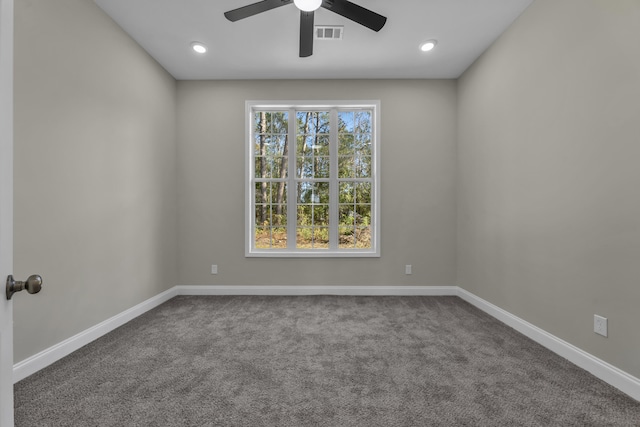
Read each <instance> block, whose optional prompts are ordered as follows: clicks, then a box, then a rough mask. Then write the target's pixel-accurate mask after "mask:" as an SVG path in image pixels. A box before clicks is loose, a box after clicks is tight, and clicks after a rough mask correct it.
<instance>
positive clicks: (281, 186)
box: [246, 101, 380, 257]
mask: <svg viewBox="0 0 640 427" xmlns="http://www.w3.org/2000/svg"><path fill="white" fill-rule="evenodd" d="M379 110H380V104H379V102H378V101H374V102H371V101H367V102H358V103H336V102H332V103H330V104H327V103H303V104H302V103H298V104H293V103H272V102H257V101H248V102H247V112H246V114H247V130H248V132H247V135H248V138H247V140H248V143H247V168H246V170H247V172H246V195H247V196H246V199H247V204H246V229H247V238H246V255H247V256H265V257H269V256H274V257H278V256H280V257H328V256H331V257H342V256H353V257H365V256H380V245H379V223H380V220H379V217H380V215H379V211H380V210H379V183H378V182H379V166H378V165H379V155H378V153H379V149H378V146H379V131H378V120H379V119H378V114H379Z"/></svg>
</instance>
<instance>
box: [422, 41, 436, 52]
mask: <svg viewBox="0 0 640 427" xmlns="http://www.w3.org/2000/svg"><path fill="white" fill-rule="evenodd" d="M437 44H438V41H437V40H429V41H427V42H424V43H422V44H421V45H420V50H421V51H423V52H429V51H430V50H433V48H434V47H436V45H437Z"/></svg>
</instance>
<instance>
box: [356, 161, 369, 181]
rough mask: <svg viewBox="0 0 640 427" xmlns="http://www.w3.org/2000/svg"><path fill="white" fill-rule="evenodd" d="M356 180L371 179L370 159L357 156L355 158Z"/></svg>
mask: <svg viewBox="0 0 640 427" xmlns="http://www.w3.org/2000/svg"><path fill="white" fill-rule="evenodd" d="M355 169H356V178H369V177H371V157H369V156H358V157H357V158H356V164H355Z"/></svg>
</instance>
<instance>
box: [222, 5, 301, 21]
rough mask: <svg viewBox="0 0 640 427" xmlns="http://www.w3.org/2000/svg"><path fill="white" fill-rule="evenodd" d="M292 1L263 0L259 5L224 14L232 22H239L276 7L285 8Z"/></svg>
mask: <svg viewBox="0 0 640 427" xmlns="http://www.w3.org/2000/svg"><path fill="white" fill-rule="evenodd" d="M292 2H293V1H292V0H263V1H259V2H257V3H253V4H250V5H247V6H243V7H239V8H238V9H233V10H230V11H228V12H225V13H224V16H225V17H226V18H227V19H228V20H229V21H231V22H235V21H238V20H240V19H244V18H248V17H250V16H253V15H257V14H258V13H262V12H266V11H268V10H271V9H275V8H276V7H280V6H285V5H287V4H291V3H292Z"/></svg>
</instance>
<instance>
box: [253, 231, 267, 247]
mask: <svg viewBox="0 0 640 427" xmlns="http://www.w3.org/2000/svg"><path fill="white" fill-rule="evenodd" d="M255 245H256V248H258V249H269V248H270V247H271V230H270V229H269V228H268V227H267V228H265V227H256V235H255Z"/></svg>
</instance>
